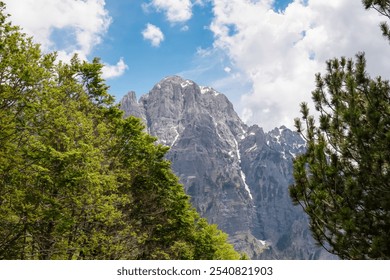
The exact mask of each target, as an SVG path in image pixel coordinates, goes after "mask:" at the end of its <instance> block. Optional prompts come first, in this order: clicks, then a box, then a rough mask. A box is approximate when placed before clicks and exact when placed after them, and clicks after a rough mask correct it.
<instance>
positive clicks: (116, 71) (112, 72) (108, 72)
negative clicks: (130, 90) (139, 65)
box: [102, 57, 129, 79]
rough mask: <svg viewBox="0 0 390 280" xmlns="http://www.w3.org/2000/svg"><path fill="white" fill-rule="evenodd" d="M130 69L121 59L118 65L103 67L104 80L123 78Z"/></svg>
mask: <svg viewBox="0 0 390 280" xmlns="http://www.w3.org/2000/svg"><path fill="white" fill-rule="evenodd" d="M128 68H129V67H128V66H127V65H126V63H125V62H124V60H123V58H122V57H121V58H120V59H119V61H118V63H117V64H116V65H109V64H105V65H104V67H103V69H102V70H103V75H102V76H103V79H112V78H116V77H119V76H122V75H123V73H124V72H125V71H126V70H127V69H128Z"/></svg>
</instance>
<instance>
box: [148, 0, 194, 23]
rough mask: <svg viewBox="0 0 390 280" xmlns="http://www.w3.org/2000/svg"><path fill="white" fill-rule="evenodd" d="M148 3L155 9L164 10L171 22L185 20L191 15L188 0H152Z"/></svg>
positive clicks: (190, 5)
mask: <svg viewBox="0 0 390 280" xmlns="http://www.w3.org/2000/svg"><path fill="white" fill-rule="evenodd" d="M150 5H152V6H153V7H154V8H155V9H156V10H157V11H161V12H164V13H165V15H166V17H167V20H168V21H169V22H171V23H180V22H186V21H187V20H189V19H190V18H191V17H192V3H191V1H190V0H153V1H152V2H151V3H150ZM144 7H145V6H144Z"/></svg>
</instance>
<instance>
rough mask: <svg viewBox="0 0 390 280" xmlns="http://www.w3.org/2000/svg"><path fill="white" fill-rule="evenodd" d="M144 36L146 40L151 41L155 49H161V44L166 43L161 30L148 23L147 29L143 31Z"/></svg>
mask: <svg viewBox="0 0 390 280" xmlns="http://www.w3.org/2000/svg"><path fill="white" fill-rule="evenodd" d="M142 36H143V37H144V39H145V40H149V41H150V42H151V44H152V46H153V47H159V46H160V44H161V42H162V41H164V34H163V33H162V32H161V30H160V28H158V27H157V26H155V25H153V24H150V23H148V24H147V25H146V28H145V29H144V30H143V31H142Z"/></svg>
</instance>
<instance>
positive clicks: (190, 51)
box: [5, 0, 390, 130]
mask: <svg viewBox="0 0 390 280" xmlns="http://www.w3.org/2000/svg"><path fill="white" fill-rule="evenodd" d="M5 2H6V4H7V6H8V8H7V9H8V12H9V13H10V14H11V19H12V21H13V22H14V23H15V24H18V25H20V26H21V27H22V28H23V30H24V31H25V32H26V33H28V34H29V35H32V36H34V38H35V40H36V42H38V43H40V44H41V45H42V48H43V50H44V51H54V50H56V51H58V54H59V58H60V59H62V60H67V59H69V58H70V57H71V56H72V54H74V53H79V55H80V57H81V58H83V59H87V60H91V59H92V58H93V57H100V58H101V60H102V62H103V63H104V64H105V65H106V66H105V68H104V76H105V77H106V81H107V84H108V85H109V86H110V92H111V93H112V94H113V95H115V96H116V99H117V101H119V100H120V98H121V97H122V96H123V95H124V94H126V93H127V92H128V91H130V90H134V91H135V92H136V93H137V96H138V97H140V96H141V94H143V93H146V92H148V91H149V90H150V89H151V88H152V87H153V85H154V84H155V83H157V82H158V81H160V80H161V79H163V78H164V77H166V76H168V75H181V76H182V77H184V78H186V79H191V80H194V81H195V82H197V83H198V84H200V85H208V86H212V87H214V88H215V89H217V90H219V91H220V92H222V93H224V94H226V95H227V96H228V97H229V99H230V100H231V101H232V102H233V105H234V107H235V108H236V110H237V111H238V113H239V115H240V116H241V118H242V119H243V120H244V121H246V122H247V123H248V124H254V123H256V124H259V125H260V126H262V127H264V128H265V129H266V130H269V129H272V128H273V127H275V126H280V125H283V124H284V125H287V126H289V127H292V123H293V119H294V117H296V116H299V103H300V102H302V101H307V102H309V103H310V100H311V98H310V93H311V91H312V90H313V89H314V75H315V73H317V72H323V71H324V65H325V61H326V60H327V59H330V58H333V57H340V56H347V57H353V56H354V55H355V54H356V53H357V52H359V51H365V52H366V57H367V60H368V66H369V72H370V73H371V74H372V75H373V76H375V75H382V76H384V77H385V78H389V77H386V75H387V73H390V65H388V63H387V60H384V59H383V57H389V55H390V46H389V45H388V44H387V42H386V41H385V40H384V39H383V38H382V37H381V34H380V30H379V28H378V24H379V22H380V21H383V20H385V19H384V18H381V17H379V16H378V15H377V13H376V12H374V11H365V10H364V8H363V6H362V5H361V3H360V2H361V1H357V0H275V1H273V0H257V1H254V0H165V1H164V0H18V1H14V0H5Z"/></svg>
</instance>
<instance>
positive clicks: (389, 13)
mask: <svg viewBox="0 0 390 280" xmlns="http://www.w3.org/2000/svg"><path fill="white" fill-rule="evenodd" d="M362 2H363V5H364V7H365V8H366V10H367V9H374V10H376V11H377V12H378V13H379V14H381V15H382V16H385V17H387V18H388V19H390V1H389V0H362ZM380 28H381V30H382V34H383V36H384V37H385V38H386V39H387V40H388V41H389V43H390V27H389V24H388V23H387V22H382V23H381V24H380Z"/></svg>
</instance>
